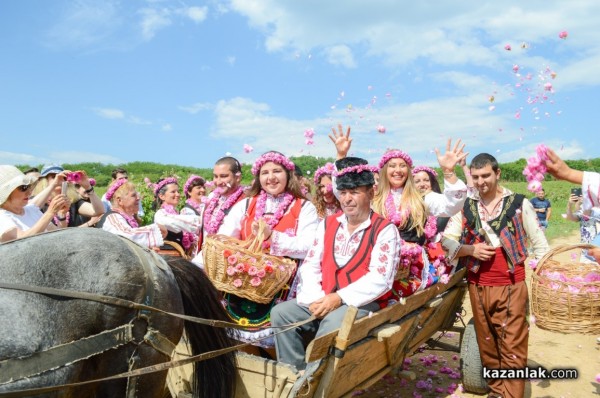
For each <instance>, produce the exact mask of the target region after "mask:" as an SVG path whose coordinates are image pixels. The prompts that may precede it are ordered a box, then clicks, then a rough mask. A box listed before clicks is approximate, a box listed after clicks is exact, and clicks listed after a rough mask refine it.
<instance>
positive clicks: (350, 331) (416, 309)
mask: <svg viewBox="0 0 600 398" xmlns="http://www.w3.org/2000/svg"><path fill="white" fill-rule="evenodd" d="M464 274H465V271H464V269H463V270H460V271H458V272H457V273H456V274H454V275H453V276H452V277H451V278H450V281H449V282H448V283H447V284H441V283H438V284H435V285H433V286H431V287H429V288H427V289H425V290H423V291H420V292H418V293H416V294H414V295H412V296H410V297H408V298H406V302H405V303H403V304H402V303H399V304H395V305H392V306H390V307H387V308H385V309H383V310H381V311H379V312H376V313H374V314H373V315H372V316H369V317H365V318H361V319H358V320H356V319H355V318H356V312H357V310H356V308H353V307H351V308H350V309H349V310H348V312H347V313H346V316H345V318H344V321H343V323H342V325H341V327H340V329H339V330H337V331H334V332H331V333H329V334H327V335H324V336H321V337H319V338H317V339H315V340H313V341H312V342H311V343H310V344H309V345H308V347H307V353H306V361H307V363H309V366H308V367H307V369H306V371H305V372H304V373H303V374H301V373H300V372H298V371H297V370H296V369H295V368H294V367H293V366H291V365H288V364H284V363H281V362H277V361H273V360H269V359H265V358H261V357H257V356H254V355H249V354H245V353H239V354H238V355H237V362H238V378H237V386H236V388H237V391H236V396H237V397H239V398H245V397H249V398H262V397H264V398H280V397H303V398H305V397H306V398H311V397H333V398H335V397H346V396H351V395H352V393H353V391H354V390H356V389H364V388H366V387H369V386H370V385H372V384H374V383H376V382H377V381H378V380H379V379H381V378H382V377H383V376H385V375H386V374H387V373H389V372H392V371H395V370H398V369H400V368H401V367H402V364H403V361H404V358H405V356H406V355H407V353H410V352H412V351H414V350H415V349H417V348H418V347H419V346H420V345H421V344H423V343H424V342H426V341H427V340H428V339H430V337H431V336H433V335H434V334H435V333H436V332H437V331H439V330H451V329H452V328H453V325H454V322H455V320H456V314H457V313H458V312H460V309H461V306H462V302H463V298H464V296H465V293H466V283H465V282H464V280H463V277H464ZM186 380H189V374H186V368H185V367H183V368H177V369H174V370H173V373H171V375H170V377H169V388H170V390H171V393H172V395H173V396H174V397H175V396H176V397H177V398H186V397H191V395H190V394H189V393H188V392H187V391H189V389H188V388H187V387H186ZM186 390H187V391H186Z"/></svg>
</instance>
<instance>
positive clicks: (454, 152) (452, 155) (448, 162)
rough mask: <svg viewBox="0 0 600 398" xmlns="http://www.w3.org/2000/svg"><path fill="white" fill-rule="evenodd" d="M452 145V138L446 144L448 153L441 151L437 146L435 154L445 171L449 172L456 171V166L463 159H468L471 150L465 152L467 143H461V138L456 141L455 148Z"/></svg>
mask: <svg viewBox="0 0 600 398" xmlns="http://www.w3.org/2000/svg"><path fill="white" fill-rule="evenodd" d="M451 147H452V139H451V138H449V139H448V143H447V144H446V153H444V154H443V155H442V154H441V153H440V151H439V149H437V148H435V154H436V156H437V159H438V163H439V164H440V167H441V168H442V171H443V172H444V173H449V172H452V171H454V167H455V166H456V165H457V164H458V163H459V162H460V161H461V160H462V159H466V157H467V156H468V155H469V152H466V153H465V152H463V150H464V149H465V144H462V145H461V140H460V138H459V139H458V140H457V141H456V144H455V145H454V148H452V149H450V148H451Z"/></svg>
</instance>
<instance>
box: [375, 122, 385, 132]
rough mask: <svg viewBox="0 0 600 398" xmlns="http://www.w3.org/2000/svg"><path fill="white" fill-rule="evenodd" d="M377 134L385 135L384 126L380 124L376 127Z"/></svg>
mask: <svg viewBox="0 0 600 398" xmlns="http://www.w3.org/2000/svg"><path fill="white" fill-rule="evenodd" d="M377 132H378V133H380V134H385V126H383V125H381V124H379V125H377Z"/></svg>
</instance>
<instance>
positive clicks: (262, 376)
mask: <svg viewBox="0 0 600 398" xmlns="http://www.w3.org/2000/svg"><path fill="white" fill-rule="evenodd" d="M236 360H237V368H238V376H237V380H236V391H235V396H236V398H255V397H257V398H260V397H263V398H281V397H287V396H289V394H290V391H291V389H292V387H293V385H294V382H295V381H296V379H297V378H298V374H297V372H296V370H295V368H294V367H292V366H290V365H286V364H284V363H281V362H276V361H273V360H270V359H266V358H261V357H257V356H255V355H250V354H246V353H241V352H240V353H237V356H236Z"/></svg>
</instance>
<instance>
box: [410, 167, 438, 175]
mask: <svg viewBox="0 0 600 398" xmlns="http://www.w3.org/2000/svg"><path fill="white" fill-rule="evenodd" d="M421 171H424V172H426V173H429V174H431V175H432V176H434V177H435V178H437V177H438V173H437V171H435V170H434V169H432V168H431V167H427V166H417V167H415V168H414V169H412V175H415V174H417V173H420V172H421Z"/></svg>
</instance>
